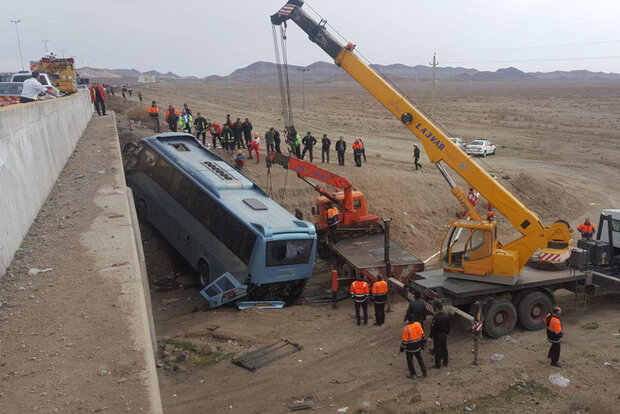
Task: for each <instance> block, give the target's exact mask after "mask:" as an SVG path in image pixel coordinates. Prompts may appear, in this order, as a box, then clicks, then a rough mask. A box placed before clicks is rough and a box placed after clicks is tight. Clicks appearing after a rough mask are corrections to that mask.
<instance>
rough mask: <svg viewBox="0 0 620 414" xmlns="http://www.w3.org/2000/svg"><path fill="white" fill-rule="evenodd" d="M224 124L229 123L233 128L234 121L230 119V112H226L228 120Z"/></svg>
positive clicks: (229, 126)
mask: <svg viewBox="0 0 620 414" xmlns="http://www.w3.org/2000/svg"><path fill="white" fill-rule="evenodd" d="M224 125H228V128H232V125H233V122H232V119H230V114H226V122H224Z"/></svg>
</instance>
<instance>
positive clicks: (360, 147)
mask: <svg viewBox="0 0 620 414" xmlns="http://www.w3.org/2000/svg"><path fill="white" fill-rule="evenodd" d="M284 136H285V137H286V144H287V145H288V147H289V152H290V153H291V154H294V155H295V156H296V157H297V158H299V159H302V160H303V159H305V158H306V154H308V156H309V158H310V162H314V146H315V145H316V144H317V143H318V141H317V139H316V138H315V137H314V136H312V132H311V131H308V132H307V133H306V135H305V136H304V137H303V138H302V137H301V135H300V134H299V133H298V132H297V131H296V130H295V127H290V129H289V128H285V130H284ZM331 145H332V141H331V140H330V139H329V137H328V136H327V134H323V138H321V163H322V164H323V163H327V164H329V154H330V150H331ZM334 147H335V148H334V149H335V150H336V154H337V155H338V165H344V161H345V158H344V154H345V152H346V150H347V143H346V142H345V140H344V137H343V136H342V135H341V136H340V137H339V139H338V141H336V144H335V145H334ZM351 147H352V149H353V160H354V162H355V166H357V167H361V166H362V158H363V159H364V162H365V161H366V146H365V144H364V140H363V139H362V138H357V139H356V140H355V142H354V143H353V145H352V146H351Z"/></svg>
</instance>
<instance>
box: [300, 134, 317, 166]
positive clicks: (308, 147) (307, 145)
mask: <svg viewBox="0 0 620 414" xmlns="http://www.w3.org/2000/svg"><path fill="white" fill-rule="evenodd" d="M301 143H302V144H304V150H303V152H302V153H301V159H302V160H303V159H304V158H305V157H306V152H308V153H310V162H313V161H314V157H313V156H312V148H313V147H314V146H315V145H316V138H314V137H313V136H312V134H311V133H310V131H308V133H307V134H306V136H305V137H304V138H303V139H302V140H301Z"/></svg>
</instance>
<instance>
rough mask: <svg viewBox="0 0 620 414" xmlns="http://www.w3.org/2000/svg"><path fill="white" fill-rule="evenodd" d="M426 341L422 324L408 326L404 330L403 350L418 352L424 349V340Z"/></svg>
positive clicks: (415, 323) (414, 323) (416, 323)
mask: <svg viewBox="0 0 620 414" xmlns="http://www.w3.org/2000/svg"><path fill="white" fill-rule="evenodd" d="M423 339H424V329H422V324H421V323H420V322H413V323H410V324H408V325H406V326H405V327H404V328H403V339H402V342H401V345H400V347H401V349H403V350H404V349H406V350H407V352H418V351H419V350H420V348H421V347H422V340H423Z"/></svg>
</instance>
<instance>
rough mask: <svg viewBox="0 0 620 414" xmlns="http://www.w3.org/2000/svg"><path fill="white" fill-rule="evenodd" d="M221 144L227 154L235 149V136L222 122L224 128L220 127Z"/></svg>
mask: <svg viewBox="0 0 620 414" xmlns="http://www.w3.org/2000/svg"><path fill="white" fill-rule="evenodd" d="M222 146H223V147H224V149H225V150H226V152H227V153H229V154H232V151H233V149H235V137H234V136H233V133H232V131H231V129H230V128H229V127H228V125H226V124H224V128H222Z"/></svg>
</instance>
